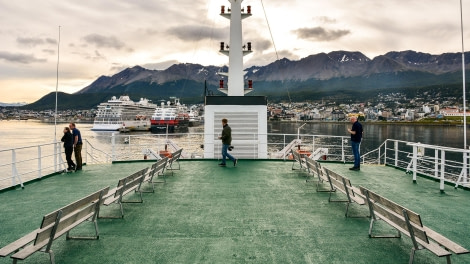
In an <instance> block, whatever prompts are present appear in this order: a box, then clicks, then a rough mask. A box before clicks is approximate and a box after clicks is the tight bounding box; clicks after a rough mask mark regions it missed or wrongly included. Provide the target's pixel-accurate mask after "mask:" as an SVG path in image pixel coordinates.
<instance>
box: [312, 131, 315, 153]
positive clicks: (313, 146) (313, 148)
mask: <svg viewBox="0 0 470 264" xmlns="http://www.w3.org/2000/svg"><path fill="white" fill-rule="evenodd" d="M313 152H315V136H314V135H312V153H313Z"/></svg>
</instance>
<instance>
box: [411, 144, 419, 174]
mask: <svg viewBox="0 0 470 264" xmlns="http://www.w3.org/2000/svg"><path fill="white" fill-rule="evenodd" d="M412 162H413V183H416V167H417V165H418V164H417V163H418V147H417V146H413V160H412Z"/></svg>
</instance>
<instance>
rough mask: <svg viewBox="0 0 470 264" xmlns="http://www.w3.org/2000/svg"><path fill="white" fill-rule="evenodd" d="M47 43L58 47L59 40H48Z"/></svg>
mask: <svg viewBox="0 0 470 264" xmlns="http://www.w3.org/2000/svg"><path fill="white" fill-rule="evenodd" d="M45 41H46V43H48V44H54V45H56V44H57V40H55V39H53V38H46V40H45Z"/></svg>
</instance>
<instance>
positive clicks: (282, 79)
mask: <svg viewBox="0 0 470 264" xmlns="http://www.w3.org/2000/svg"><path fill="white" fill-rule="evenodd" d="M260 1H261V6H262V7H263V12H264V18H265V19H266V24H267V25H268V30H269V35H270V36H271V42H272V43H273V47H274V52H275V53H276V59H277V60H278V61H279V53H278V51H277V47H276V43H275V42H274V38H273V33H272V30H271V25H270V24H269V21H268V15H267V14H266V9H265V8H264V3H263V0H260ZM281 72H283V71H281ZM283 77H284V76H283ZM281 83H282V84H284V78H281ZM285 88H286V91H287V97H289V103H290V104H291V105H292V100H291V97H290V93H289V87H287V86H286V87H285Z"/></svg>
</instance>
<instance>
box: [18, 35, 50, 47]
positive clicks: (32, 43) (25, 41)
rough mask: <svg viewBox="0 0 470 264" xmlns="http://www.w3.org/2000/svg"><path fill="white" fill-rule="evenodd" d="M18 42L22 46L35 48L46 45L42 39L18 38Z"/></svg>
mask: <svg viewBox="0 0 470 264" xmlns="http://www.w3.org/2000/svg"><path fill="white" fill-rule="evenodd" d="M16 42H18V44H20V45H22V46H27V47H35V46H37V45H42V44H44V40H43V39H41V38H21V37H18V38H16Z"/></svg>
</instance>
